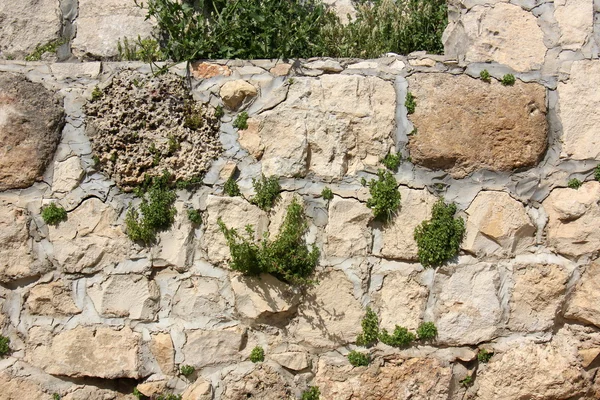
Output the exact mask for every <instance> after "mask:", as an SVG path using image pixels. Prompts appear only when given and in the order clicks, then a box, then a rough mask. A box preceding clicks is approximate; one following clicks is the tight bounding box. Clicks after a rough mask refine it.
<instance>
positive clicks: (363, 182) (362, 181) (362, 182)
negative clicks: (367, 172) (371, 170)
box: [360, 176, 367, 186]
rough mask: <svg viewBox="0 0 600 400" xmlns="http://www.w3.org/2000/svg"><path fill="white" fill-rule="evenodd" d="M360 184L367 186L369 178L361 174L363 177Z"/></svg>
mask: <svg viewBox="0 0 600 400" xmlns="http://www.w3.org/2000/svg"><path fill="white" fill-rule="evenodd" d="M360 184H361V185H362V186H367V180H366V179H365V177H364V176H361V178H360Z"/></svg>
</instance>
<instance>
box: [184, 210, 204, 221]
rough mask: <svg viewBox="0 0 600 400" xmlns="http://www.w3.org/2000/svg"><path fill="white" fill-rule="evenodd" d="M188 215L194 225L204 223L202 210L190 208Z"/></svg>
mask: <svg viewBox="0 0 600 400" xmlns="http://www.w3.org/2000/svg"><path fill="white" fill-rule="evenodd" d="M187 216H188V219H189V220H190V222H191V223H192V224H194V225H200V224H201V223H202V213H201V212H200V210H195V209H193V208H188V210H187Z"/></svg>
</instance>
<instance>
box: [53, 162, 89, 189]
mask: <svg viewBox="0 0 600 400" xmlns="http://www.w3.org/2000/svg"><path fill="white" fill-rule="evenodd" d="M83 175H84V171H83V168H81V163H80V162H79V158H78V157H70V158H68V159H66V160H65V161H62V162H55V163H54V176H53V177H52V190H53V191H55V192H61V193H66V192H69V191H71V190H73V189H75V188H76V187H77V186H78V185H79V182H80V181H81V178H83Z"/></svg>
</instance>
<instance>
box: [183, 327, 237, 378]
mask: <svg viewBox="0 0 600 400" xmlns="http://www.w3.org/2000/svg"><path fill="white" fill-rule="evenodd" d="M243 339H244V335H243V333H242V332H238V331H235V330H227V331H216V330H215V331H208V330H193V331H188V332H187V333H186V342H185V345H184V346H183V348H182V349H181V353H182V355H183V358H184V363H185V364H187V365H191V366H193V367H195V368H196V369H198V368H202V367H206V366H208V365H217V364H226V363H232V362H235V361H240V359H241V355H240V350H241V349H242V344H243Z"/></svg>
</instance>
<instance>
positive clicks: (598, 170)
mask: <svg viewBox="0 0 600 400" xmlns="http://www.w3.org/2000/svg"><path fill="white" fill-rule="evenodd" d="M594 178H595V179H596V180H597V181H598V182H600V165H598V166H597V167H596V169H595V170H594Z"/></svg>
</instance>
